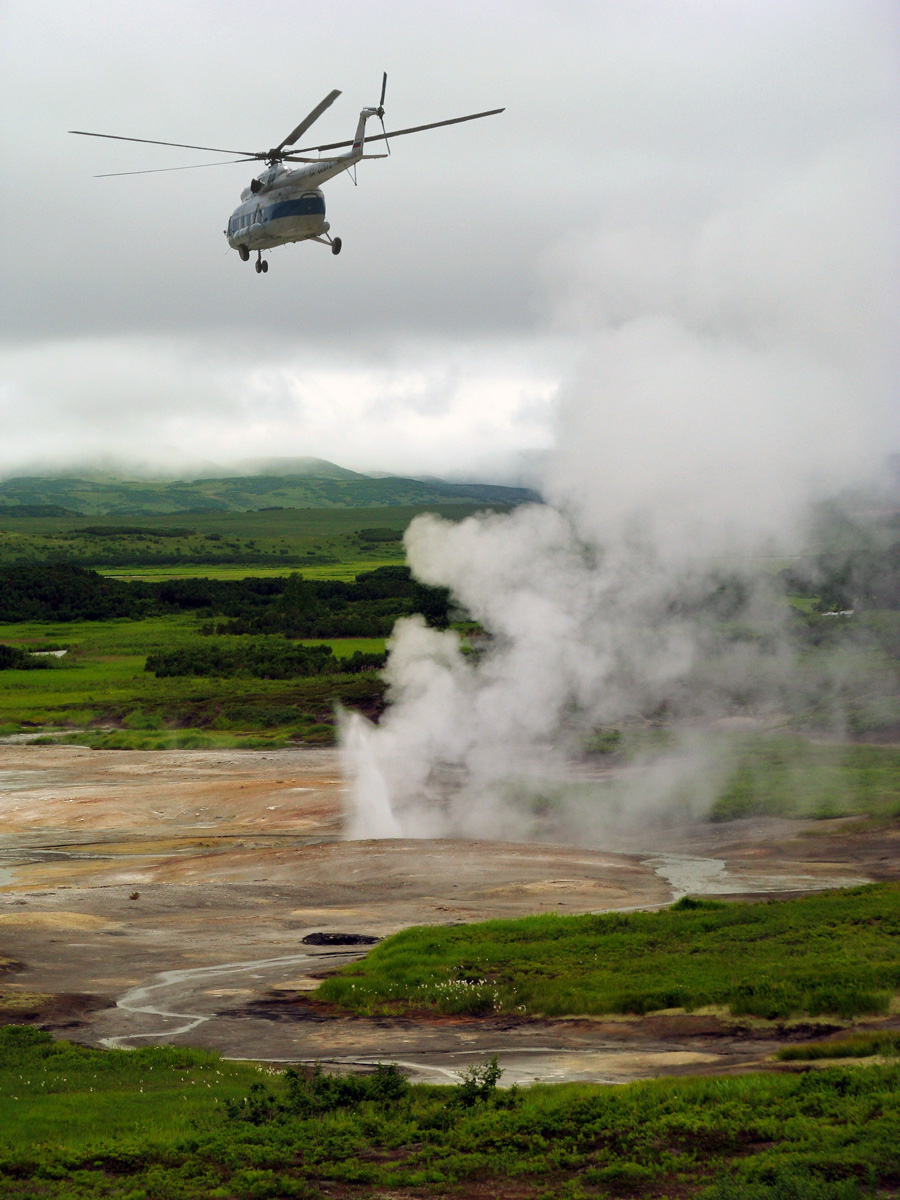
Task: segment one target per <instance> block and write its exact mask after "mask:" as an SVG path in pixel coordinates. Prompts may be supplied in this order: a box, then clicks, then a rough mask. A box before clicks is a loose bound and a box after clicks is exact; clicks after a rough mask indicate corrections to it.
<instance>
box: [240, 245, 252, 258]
mask: <svg viewBox="0 0 900 1200" xmlns="http://www.w3.org/2000/svg"><path fill="white" fill-rule="evenodd" d="M238 254H239V255H240V256H241V262H246V261H247V259H248V258H249V257H250V250H249V248H248V247H247V246H238Z"/></svg>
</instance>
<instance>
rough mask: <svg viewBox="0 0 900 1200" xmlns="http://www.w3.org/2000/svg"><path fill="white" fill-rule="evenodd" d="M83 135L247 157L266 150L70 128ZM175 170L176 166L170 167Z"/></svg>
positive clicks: (262, 154) (258, 154)
mask: <svg viewBox="0 0 900 1200" xmlns="http://www.w3.org/2000/svg"><path fill="white" fill-rule="evenodd" d="M69 133H77V134H79V135H80V136H81V137H101V138H112V140H113V141H115V142H142V143H143V144H144V145H145V146H176V147H177V148H178V149H179V150H209V151H210V153H211V154H243V156H244V157H245V158H265V157H266V155H265V153H264V152H257V151H256V150H223V149H222V148H221V146H192V145H190V144H189V143H188V142H157V141H154V140H153V138H135V137H122V135H121V134H118V133H89V132H88V130H86V129H70V130H69ZM163 169H166V168H163ZM169 169H172V170H174V168H169Z"/></svg>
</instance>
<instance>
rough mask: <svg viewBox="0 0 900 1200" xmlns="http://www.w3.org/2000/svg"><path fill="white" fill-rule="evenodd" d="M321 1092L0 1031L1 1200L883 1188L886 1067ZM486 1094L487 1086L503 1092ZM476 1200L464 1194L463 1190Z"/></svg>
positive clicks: (316, 1081) (247, 1073) (235, 1071)
mask: <svg viewBox="0 0 900 1200" xmlns="http://www.w3.org/2000/svg"><path fill="white" fill-rule="evenodd" d="M495 1082H496V1073H494V1072H492V1071H491V1069H490V1065H489V1064H486V1065H485V1067H484V1068H476V1069H475V1070H474V1071H471V1072H470V1073H469V1083H468V1084H467V1083H466V1082H465V1081H463V1082H461V1084H460V1085H458V1086H445V1087H426V1086H422V1085H419V1086H413V1087H410V1086H409V1085H406V1084H405V1083H404V1082H403V1080H402V1079H400V1078H399V1077H398V1076H397V1075H396V1074H395V1073H392V1072H384V1073H382V1074H381V1076H380V1077H379V1076H374V1077H369V1078H368V1079H366V1080H359V1079H356V1080H353V1079H351V1080H349V1081H346V1082H340V1081H338V1082H334V1081H332V1080H330V1079H329V1077H328V1076H318V1077H317V1076H315V1075H313V1076H312V1077H310V1076H309V1075H306V1074H303V1073H296V1072H295V1073H293V1074H292V1073H285V1074H281V1073H278V1072H277V1071H273V1070H271V1069H267V1068H264V1067H256V1066H254V1065H252V1064H241V1063H229V1062H225V1061H223V1060H222V1059H220V1058H218V1056H217V1055H215V1054H214V1053H210V1052H203V1051H197V1050H188V1049H174V1048H157V1049H145V1050H139V1051H99V1050H89V1049H86V1048H84V1047H80V1046H73V1045H71V1044H69V1043H66V1042H52V1041H51V1040H50V1038H49V1037H48V1035H46V1034H41V1033H39V1032H37V1031H35V1030H31V1029H22V1028H21V1027H20V1028H16V1027H12V1028H7V1029H3V1030H0V1113H2V1114H3V1119H2V1123H0V1194H2V1195H3V1196H4V1197H9V1198H10V1200H94V1198H103V1200H107V1198H109V1200H282V1198H286V1197H297V1198H299V1200H304V1198H305V1200H324V1197H326V1196H339V1197H348V1198H349V1197H351V1196H363V1195H365V1196H373V1197H387V1196H391V1197H395V1198H399V1197H409V1198H410V1200H413V1198H414V1197H424V1196H428V1195H435V1196H466V1195H474V1194H477V1195H478V1196H485V1197H486V1196H491V1197H496V1198H498V1200H500V1198H505V1197H508V1198H509V1200H513V1197H516V1198H519V1200H523V1198H526V1197H528V1198H530V1197H534V1198H535V1200H537V1198H538V1197H540V1198H541V1200H586V1198H588V1197H625V1196H634V1195H641V1196H647V1197H654V1198H656V1197H660V1198H661V1197H667V1196H668V1197H672V1196H679V1197H693V1196H701V1197H704V1200H857V1198H859V1200H861V1197H862V1196H863V1195H865V1194H868V1193H869V1191H870V1189H873V1188H880V1189H883V1191H882V1194H883V1195H884V1196H890V1195H895V1194H896V1188H897V1186H898V1185H900V1159H898V1156H897V1130H898V1128H900V1068H898V1067H896V1066H893V1067H885V1066H871V1067H863V1068H840V1067H832V1068H829V1069H827V1070H823V1071H815V1072H812V1073H809V1074H800V1075H744V1076H739V1077H731V1078H721V1079H715V1078H712V1079H665V1080H659V1081H653V1082H646V1083H637V1084H630V1085H627V1086H624V1087H602V1086H592V1085H585V1084H568V1085H557V1086H542V1085H534V1086H532V1087H529V1088H527V1089H513V1090H511V1091H504V1090H503V1089H502V1088H500V1089H497V1088H496V1087H495V1086H494V1084H495ZM501 1082H502V1081H501ZM470 1188H475V1189H477V1193H476V1192H473V1191H471V1190H470Z"/></svg>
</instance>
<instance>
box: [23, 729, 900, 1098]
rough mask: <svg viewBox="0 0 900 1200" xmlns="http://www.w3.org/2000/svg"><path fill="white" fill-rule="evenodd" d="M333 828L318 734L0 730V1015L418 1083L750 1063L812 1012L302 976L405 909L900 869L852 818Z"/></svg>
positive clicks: (756, 888) (352, 948)
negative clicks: (547, 827) (750, 1019)
mask: <svg viewBox="0 0 900 1200" xmlns="http://www.w3.org/2000/svg"><path fill="white" fill-rule="evenodd" d="M342 827H343V784H342V781H341V778H340V774H339V770H338V764H337V756H336V753H335V752H334V751H333V750H331V749H295V750H283V751H273V752H259V751H197V750H193V751H157V752H139V751H92V750H87V749H80V748H77V747H52V746H41V747H38V746H27V745H10V744H7V745H2V746H0V959H5V960H7V961H6V966H5V967H3V966H0V971H2V975H0V1019H17V1020H23V1019H31V1020H36V1021H39V1022H40V1023H42V1024H44V1025H46V1026H47V1027H48V1028H52V1029H54V1030H56V1031H58V1032H60V1033H62V1034H64V1035H65V1036H69V1037H75V1038H77V1039H78V1040H80V1041H84V1042H87V1043H90V1044H106V1045H122V1046H139V1045H142V1044H143V1045H146V1044H149V1043H153V1042H163V1041H165V1042H175V1043H178V1042H183V1043H189V1044H191V1045H200V1046H211V1047H216V1048H218V1049H220V1050H222V1052H223V1053H225V1054H228V1055H232V1056H235V1057H249V1058H257V1059H270V1060H276V1061H298V1060H311V1059H333V1060H337V1061H339V1062H343V1063H346V1064H359V1065H365V1064H367V1063H372V1062H376V1061H379V1060H391V1061H397V1062H400V1063H401V1064H405V1065H406V1067H407V1069H408V1070H409V1072H410V1074H411V1075H412V1076H413V1077H415V1078H420V1079H429V1080H433V1081H440V1080H450V1079H455V1078H456V1071H458V1070H459V1069H460V1068H462V1067H465V1066H466V1065H468V1064H470V1063H472V1062H476V1061H482V1060H483V1059H484V1057H485V1055H488V1054H493V1053H497V1054H498V1055H499V1057H500V1061H501V1065H502V1066H503V1067H504V1069H505V1072H506V1074H505V1077H504V1082H507V1083H511V1082H514V1081H517V1080H519V1081H527V1080H530V1079H534V1078H541V1079H546V1080H558V1079H592V1080H611V1081H618V1080H624V1079H631V1078H642V1077H648V1076H654V1075H659V1074H672V1073H678V1072H691V1073H696V1072H697V1071H721V1070H735V1069H746V1068H747V1067H748V1065H750V1064H753V1063H757V1062H759V1061H761V1060H762V1059H763V1058H764V1057H765V1056H766V1055H768V1054H770V1053H771V1052H772V1051H773V1050H774V1049H775V1048H776V1047H777V1045H778V1044H779V1042H780V1041H782V1040H784V1039H796V1038H798V1037H801V1036H809V1035H810V1033H811V1032H815V1030H814V1029H812V1030H811V1029H806V1030H803V1029H797V1028H791V1029H782V1030H778V1029H773V1028H771V1027H767V1028H763V1027H762V1026H760V1025H751V1024H747V1023H740V1022H737V1023H735V1022H725V1023H723V1022H722V1021H721V1020H720V1019H719V1018H717V1017H715V1016H711V1015H696V1016H690V1017H688V1016H684V1015H679V1014H670V1015H666V1016H660V1017H652V1018H643V1019H638V1018H628V1019H616V1020H612V1019H607V1020H601V1021H586V1020H585V1021H579V1020H569V1021H552V1022H551V1021H515V1020H509V1019H494V1018H491V1019H487V1020H432V1021H410V1020H403V1021H401V1020H392V1021H387V1020H377V1021H373V1020H364V1019H360V1018H347V1017H336V1016H333V1015H331V1014H328V1013H325V1012H323V1011H322V1010H321V1009H320V1008H317V1007H315V1006H314V1005H310V1004H309V1003H308V1002H307V1001H306V1000H305V998H304V997H305V995H306V994H307V993H308V992H309V990H310V989H311V988H312V987H314V986H315V982H316V979H317V977H318V976H320V975H321V974H323V973H324V972H327V971H328V970H330V969H333V967H334V966H335V965H336V964H339V963H340V962H343V961H347V960H348V959H349V958H351V957H354V956H356V955H359V954H361V953H364V952H365V946H359V945H354V944H352V940H353V939H354V938H357V937H361V936H367V937H383V936H385V935H386V934H389V933H393V932H395V931H396V930H398V929H401V928H403V927H405V926H407V925H411V924H423V923H446V922H454V921H471V920H478V919H482V918H485V917H507V916H519V915H524V914H526V913H533V912H539V911H554V912H563V913H573V912H585V911H597V910H606V909H623V908H631V907H649V906H653V905H662V904H666V903H669V902H670V901H671V900H672V899H674V898H676V897H677V896H678V895H680V894H683V893H684V892H691V893H693V894H700V893H707V894H714V895H720V896H721V895H746V896H755V895H763V894H768V895H787V894H793V893H795V892H797V891H803V890H808V889H810V888H816V887H827V886H836V885H841V884H848V883H854V882H861V881H868V880H879V879H896V878H900V826H897V827H895V828H893V829H889V830H884V829H880V830H878V831H877V832H866V831H865V829H863V828H860V827H859V825H858V823H854V822H852V821H817V822H801V821H776V820H765V821H741V822H732V823H729V824H725V825H718V826H714V825H706V824H699V823H698V824H694V825H688V826H681V827H668V828H662V827H656V828H652V829H647V830H644V831H640V832H638V833H635V832H632V833H631V834H630V835H629V836H628V837H627V838H626V837H624V836H620V837H619V839H618V842H617V844H616V845H615V846H614V847H611V848H594V849H592V848H588V847H584V846H578V847H572V846H559V845H550V844H547V845H544V844H534V843H530V844H513V843H509V842H502V843H501V842H478V841H400V840H396V841H370V842H346V841H343V840H341V834H342ZM316 934H326V935H330V936H328V937H325V938H315V937H313V939H312V943H310V942H309V941H306V940H305V939H308V938H310V936H311V935H316Z"/></svg>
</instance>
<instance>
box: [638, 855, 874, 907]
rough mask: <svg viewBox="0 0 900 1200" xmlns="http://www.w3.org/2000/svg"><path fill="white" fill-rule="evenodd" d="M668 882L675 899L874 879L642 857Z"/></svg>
mask: <svg viewBox="0 0 900 1200" xmlns="http://www.w3.org/2000/svg"><path fill="white" fill-rule="evenodd" d="M641 861H642V862H643V863H644V864H645V865H646V866H648V867H652V868H653V872H654V874H655V875H658V876H659V877H660V878H661V879H665V881H666V882H667V883H668V884H669V886H670V887H671V889H672V892H673V897H672V898H673V900H678V899H680V898H681V897H682V896H737V895H741V894H743V893H745V892H758V893H766V892H818V891H824V890H826V889H828V888H836V887H858V886H859V885H860V884H864V883H871V882H872V881H871V879H868V878H866V877H865V876H858V875H788V874H783V875H768V874H767V875H762V874H759V875H757V874H753V875H750V874H746V875H745V874H743V873H742V874H740V875H733V874H731V872H730V871H729V870H728V868H727V867H726V865H725V863H724V861H723V860H722V859H720V858H697V857H694V856H692V855H688V854H657V855H654V856H653V857H652V858H644V859H642V860H641Z"/></svg>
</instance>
